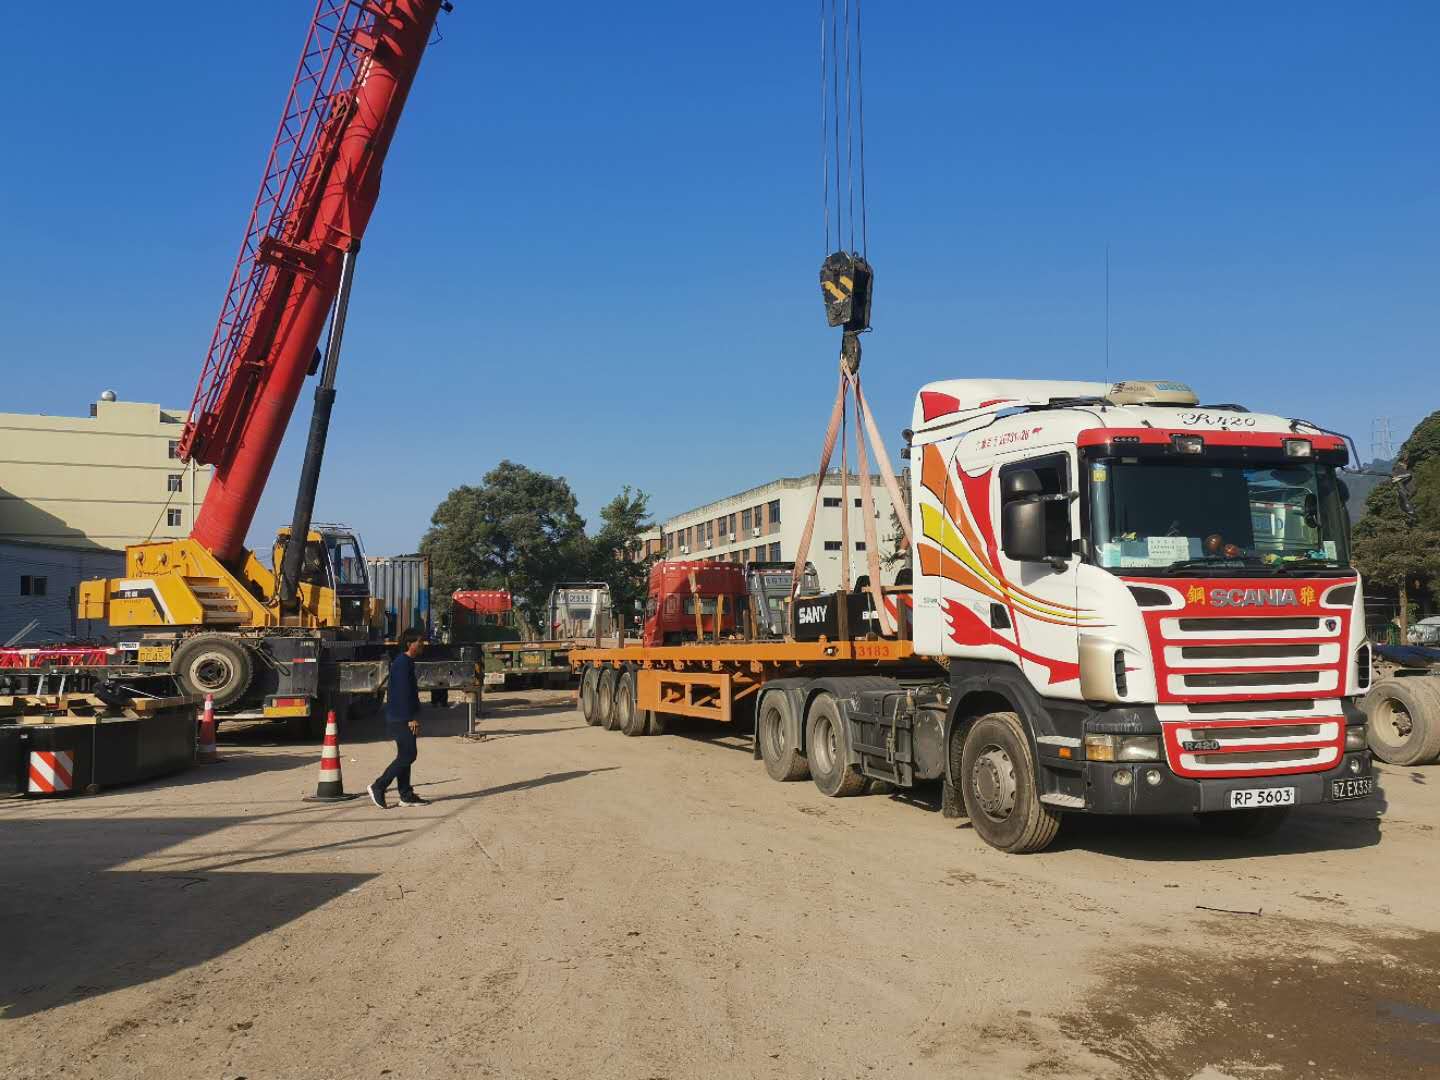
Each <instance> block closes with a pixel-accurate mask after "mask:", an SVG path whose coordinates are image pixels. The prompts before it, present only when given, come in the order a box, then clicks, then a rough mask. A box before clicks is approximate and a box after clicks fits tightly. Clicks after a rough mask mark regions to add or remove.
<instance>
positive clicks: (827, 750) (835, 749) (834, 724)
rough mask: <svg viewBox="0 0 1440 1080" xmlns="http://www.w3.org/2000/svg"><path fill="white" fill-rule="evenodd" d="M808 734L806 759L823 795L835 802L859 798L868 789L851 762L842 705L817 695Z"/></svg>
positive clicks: (848, 738) (824, 696)
mask: <svg viewBox="0 0 1440 1080" xmlns="http://www.w3.org/2000/svg"><path fill="white" fill-rule="evenodd" d="M807 724H808V729H807V731H806V733H805V749H806V751H807V753H806V759H807V761H808V762H809V765H810V778H811V779H812V780H814V781H815V786H816V787H817V788H819V789H820V793H821V794H822V795H828V796H830V797H831V798H832V799H839V798H844V797H845V796H848V795H858V794H860V792H861V791H862V790H863V789H864V787H865V777H864V776H862V775H861V773H860V771H859V770H858V769H856V768H855V767H854V766H853V765H851V764H850V762H849V757H850V734H849V732H847V731H846V730H845V720H844V718H842V717H841V715H840V706H839V705H837V704H835V698H834V697H832V696H831V695H830V694H828V693H825V694H817V695H816V696H815V700H814V701H812V702H811V703H810V715H809V716H808V717H807Z"/></svg>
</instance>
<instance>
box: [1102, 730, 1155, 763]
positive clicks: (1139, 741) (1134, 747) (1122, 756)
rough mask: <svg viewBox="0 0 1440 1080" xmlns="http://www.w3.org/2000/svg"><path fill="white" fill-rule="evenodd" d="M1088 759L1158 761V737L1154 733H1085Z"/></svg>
mask: <svg viewBox="0 0 1440 1080" xmlns="http://www.w3.org/2000/svg"><path fill="white" fill-rule="evenodd" d="M1085 757H1086V759H1087V760H1089V761H1159V760H1160V739H1159V737H1157V736H1155V735H1086V736H1085Z"/></svg>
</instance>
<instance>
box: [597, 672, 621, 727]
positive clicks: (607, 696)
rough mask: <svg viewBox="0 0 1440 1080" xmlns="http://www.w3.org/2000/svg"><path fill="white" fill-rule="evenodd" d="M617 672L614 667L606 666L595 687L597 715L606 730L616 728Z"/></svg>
mask: <svg viewBox="0 0 1440 1080" xmlns="http://www.w3.org/2000/svg"><path fill="white" fill-rule="evenodd" d="M615 674H616V672H615V669H614V668H613V667H607V668H605V669H604V670H602V671H601V672H600V681H599V683H597V684H596V687H595V715H596V717H597V718H598V720H599V723H600V726H601V727H603V728H604V729H605V730H606V731H614V730H615Z"/></svg>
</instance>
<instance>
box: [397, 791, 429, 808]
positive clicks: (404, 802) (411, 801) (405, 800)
mask: <svg viewBox="0 0 1440 1080" xmlns="http://www.w3.org/2000/svg"><path fill="white" fill-rule="evenodd" d="M400 805H401V806H429V805H430V800H429V799H422V798H421V797H420V796H419V795H416V794H415V793H414V792H413V791H411V792H409V793H408V794H405V795H401V796H400Z"/></svg>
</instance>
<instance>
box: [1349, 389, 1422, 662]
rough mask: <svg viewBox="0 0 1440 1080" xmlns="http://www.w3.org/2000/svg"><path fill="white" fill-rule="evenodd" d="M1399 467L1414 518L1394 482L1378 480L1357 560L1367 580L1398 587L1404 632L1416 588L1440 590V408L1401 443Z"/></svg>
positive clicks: (1360, 528) (1358, 538) (1361, 527)
mask: <svg viewBox="0 0 1440 1080" xmlns="http://www.w3.org/2000/svg"><path fill="white" fill-rule="evenodd" d="M1397 468H1398V469H1399V470H1401V471H1408V472H1409V473H1410V474H1411V480H1410V484H1409V489H1410V491H1411V493H1412V499H1413V502H1414V507H1415V511H1416V518H1415V521H1414V523H1413V524H1412V523H1411V522H1410V521H1409V520H1408V519H1407V518H1406V515H1405V514H1404V512H1403V511H1402V509H1401V506H1400V500H1399V498H1398V497H1397V493H1396V491H1395V485H1394V484H1392V483H1382V484H1380V485H1379V486H1378V487H1376V488H1375V490H1374V491H1372V492H1370V494H1369V496H1367V497H1366V500H1365V516H1364V517H1362V518H1361V519H1360V521H1359V522H1358V523H1357V524H1356V526H1355V565H1356V566H1357V567H1358V568H1359V570H1360V572H1361V573H1362V574H1363V575H1364V576H1365V579H1366V581H1367V582H1368V583H1373V584H1374V585H1376V586H1379V587H1380V588H1383V589H1393V590H1395V593H1396V596H1397V597H1398V599H1399V604H1400V613H1399V614H1400V619H1399V621H1400V630H1401V633H1402V634H1403V633H1404V631H1405V629H1406V628H1407V627H1408V626H1409V622H1410V611H1409V607H1410V600H1411V598H1412V597H1413V596H1414V595H1415V593H1416V592H1417V591H1419V590H1428V591H1429V592H1430V593H1431V594H1432V596H1434V595H1436V594H1437V593H1440V411H1437V412H1433V413H1431V414H1430V415H1429V416H1427V417H1426V418H1425V419H1424V420H1422V421H1421V422H1420V423H1419V424H1418V425H1416V427H1415V430H1414V431H1412V432H1411V433H1410V437H1409V438H1408V439H1406V440H1405V445H1404V446H1402V447H1401V448H1400V455H1399V458H1398V463H1397Z"/></svg>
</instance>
